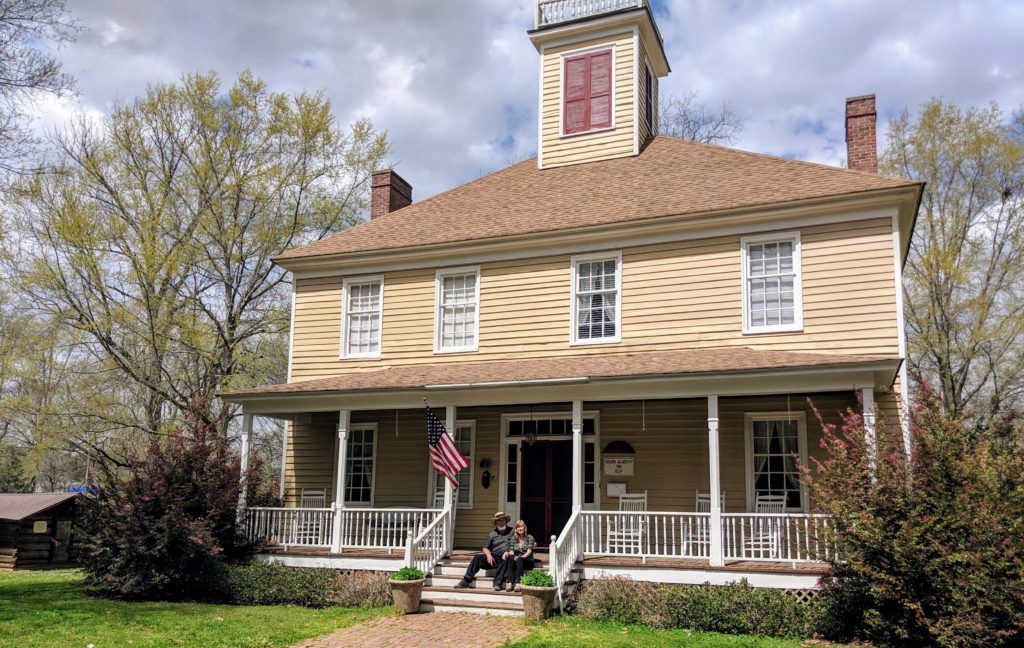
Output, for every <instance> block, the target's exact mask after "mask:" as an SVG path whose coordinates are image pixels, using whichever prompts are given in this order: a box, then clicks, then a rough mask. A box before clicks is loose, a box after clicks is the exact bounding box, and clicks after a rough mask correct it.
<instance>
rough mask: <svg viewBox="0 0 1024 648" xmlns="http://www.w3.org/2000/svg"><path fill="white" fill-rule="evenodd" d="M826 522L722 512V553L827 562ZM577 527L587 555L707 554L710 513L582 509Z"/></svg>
mask: <svg viewBox="0 0 1024 648" xmlns="http://www.w3.org/2000/svg"><path fill="white" fill-rule="evenodd" d="M828 525H829V519H828V518H827V517H826V516H824V515H818V514H807V513H777V514H776V513H723V514H722V543H723V557H724V558H725V560H762V561H781V562H790V563H798V562H815V561H819V560H827V559H830V558H833V557H834V553H835V552H834V549H833V548H832V547H831V546H829V544H828V543H827V542H826V540H825V538H824V532H825V531H826V530H827V529H828ZM579 526H580V534H581V538H582V546H581V551H582V553H584V554H588V555H605V556H609V555H610V556H635V557H638V558H640V559H642V560H645V559H647V558H693V559H698V560H709V559H710V558H711V514H710V513H662V512H654V511H640V512H625V511H582V512H581V513H580V520H579ZM566 528H567V529H568V528H569V525H566ZM564 536H565V532H563V537H564ZM559 540H560V541H561V540H562V538H560V539H559ZM573 562H575V560H574V561H573Z"/></svg>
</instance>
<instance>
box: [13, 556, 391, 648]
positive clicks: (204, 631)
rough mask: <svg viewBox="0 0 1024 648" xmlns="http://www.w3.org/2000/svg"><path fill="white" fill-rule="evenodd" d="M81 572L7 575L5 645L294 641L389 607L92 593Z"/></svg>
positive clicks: (269, 643) (82, 646)
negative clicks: (126, 598) (113, 597)
mask: <svg viewBox="0 0 1024 648" xmlns="http://www.w3.org/2000/svg"><path fill="white" fill-rule="evenodd" d="M80 578H81V575H80V574H79V572H76V571H72V570H61V571H48V572H17V573H13V574H0V646H2V647H4V648H6V647H8V646H12V647H13V646H60V647H61V648H64V647H67V648H75V647H79V648H86V646H88V645H89V644H92V645H93V647H94V648H107V647H114V646H117V647H118V648H120V647H122V646H202V647H204V648H205V647H207V646H209V647H216V646H232V647H235V646H238V647H242V646H260V647H262V646H288V645H290V644H293V643H295V642H297V641H301V640H302V639H306V638H308V637H315V636H317V635H321V634H325V633H327V632H330V631H332V630H335V629H337V628H343V627H345V626H349V625H353V624H356V623H360V622H362V621H365V620H367V619H370V618H372V617H375V616H379V615H381V614H387V613H388V612H387V611H385V610H352V609H342V608H334V609H326V610H311V609H306V608H296V607H284V606H268V607H249V606H236V605H202V604H197V603H126V602H122V601H108V600H104V599H95V598H87V597H86V596H85V595H83V594H82V590H81V588H80V586H79V585H78V581H79V579H80Z"/></svg>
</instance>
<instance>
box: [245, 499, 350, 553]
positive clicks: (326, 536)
mask: <svg viewBox="0 0 1024 648" xmlns="http://www.w3.org/2000/svg"><path fill="white" fill-rule="evenodd" d="M333 525H334V509H330V508H272V507H253V508H250V509H246V512H245V521H244V529H245V535H246V537H247V538H248V539H249V540H262V541H264V542H266V543H268V544H277V545H281V546H283V547H285V548H288V547H330V546H331V529H332V528H333Z"/></svg>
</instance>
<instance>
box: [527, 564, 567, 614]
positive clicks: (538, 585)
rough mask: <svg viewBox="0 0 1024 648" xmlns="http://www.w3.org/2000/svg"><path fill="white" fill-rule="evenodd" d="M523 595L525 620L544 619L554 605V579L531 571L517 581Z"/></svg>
mask: <svg viewBox="0 0 1024 648" xmlns="http://www.w3.org/2000/svg"><path fill="white" fill-rule="evenodd" d="M519 585H520V590H521V591H522V593H523V614H525V615H526V618H527V619H546V618H547V617H549V616H551V607H552V606H553V605H554V603H555V592H556V591H558V588H556V587H555V579H553V578H551V574H549V573H547V572H545V571H540V570H537V569H531V570H530V571H528V572H526V573H525V574H523V577H522V578H521V579H520V581H519Z"/></svg>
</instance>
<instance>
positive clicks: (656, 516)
mask: <svg viewBox="0 0 1024 648" xmlns="http://www.w3.org/2000/svg"><path fill="white" fill-rule="evenodd" d="M582 526H583V552H584V553H588V554H602V555H620V556H637V557H639V558H642V559H643V558H647V557H658V558H704V559H706V558H708V557H709V556H710V555H711V554H710V540H711V514H710V513H671V512H668V513H662V512H653V511H640V512H624V511H583V512H582Z"/></svg>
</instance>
